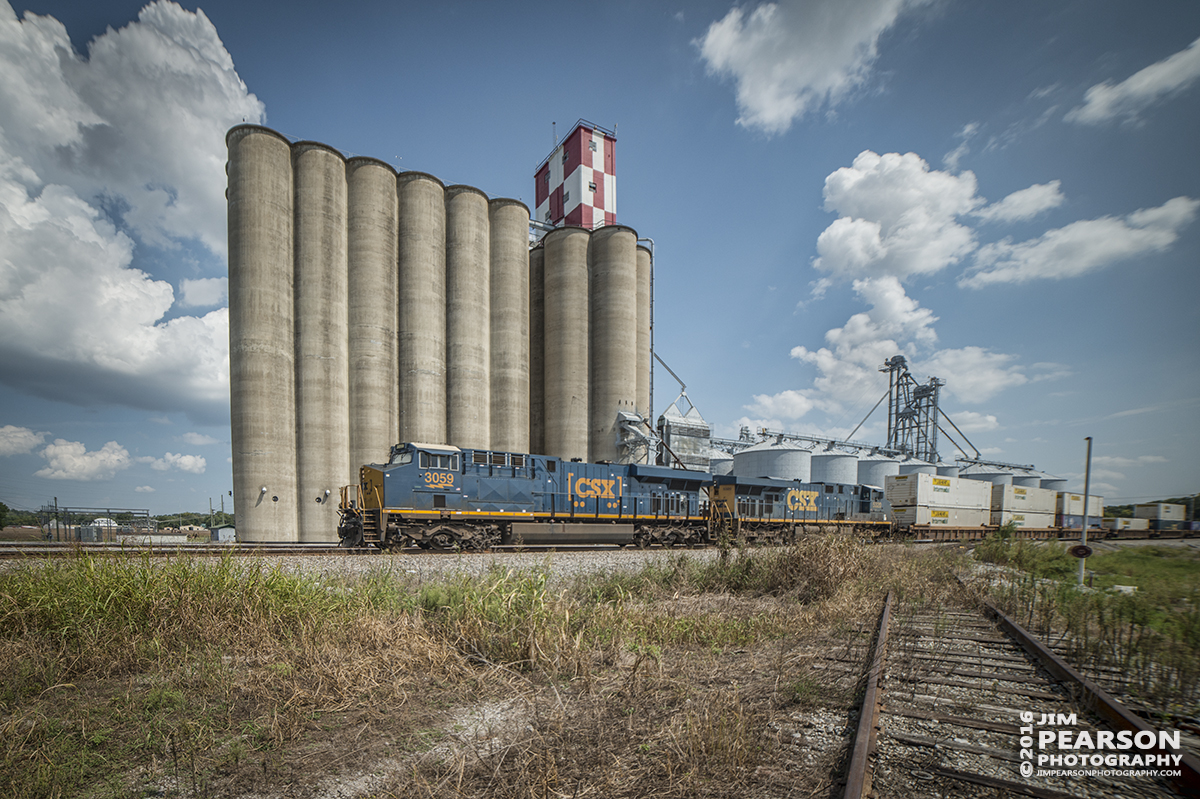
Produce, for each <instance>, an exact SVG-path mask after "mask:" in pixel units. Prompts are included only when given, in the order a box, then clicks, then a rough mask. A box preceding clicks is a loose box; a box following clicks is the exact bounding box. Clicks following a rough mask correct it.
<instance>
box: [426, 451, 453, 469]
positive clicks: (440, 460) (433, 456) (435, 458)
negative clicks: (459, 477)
mask: <svg viewBox="0 0 1200 799" xmlns="http://www.w3.org/2000/svg"><path fill="white" fill-rule="evenodd" d="M419 465H420V467H421V468H422V469H449V470H450V471H455V472H456V471H458V456H457V455H449V454H447V455H440V454H438V453H435V452H422V453H421V458H420V462H419Z"/></svg>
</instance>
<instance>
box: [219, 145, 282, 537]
mask: <svg viewBox="0 0 1200 799" xmlns="http://www.w3.org/2000/svg"><path fill="white" fill-rule="evenodd" d="M226 144H227V146H228V148H229V164H228V174H229V188H228V190H229V194H228V198H229V206H228V207H229V382H230V391H229V406H230V408H229V410H230V435H231V436H232V444H233V487H234V495H233V499H234V520H235V521H234V523H235V524H236V525H237V529H238V530H245V531H247V536H248V537H244V538H243V540H250V541H294V540H295V539H296V522H297V516H296V490H297V489H296V415H295V414H296V407H295V376H296V375H295V354H294V353H295V349H294V347H295V334H294V318H295V317H294V307H293V304H292V303H293V299H292V282H293V277H294V276H293V271H292V270H293V264H292V246H293V240H292V225H293V211H292V201H293V190H292V155H291V147H290V146H289V144H288V142H287V140H286V139H284V138H283V137H282V136H280V135H279V134H277V133H275V132H273V131H269V130H266V129H265V128H259V127H256V126H239V127H236V128H233V129H232V130H230V131H229V134H228V135H227V136H226Z"/></svg>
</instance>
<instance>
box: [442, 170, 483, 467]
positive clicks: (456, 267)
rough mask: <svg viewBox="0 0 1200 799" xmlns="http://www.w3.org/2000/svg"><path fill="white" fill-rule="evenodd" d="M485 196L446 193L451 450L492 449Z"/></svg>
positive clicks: (465, 190) (459, 189)
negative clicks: (458, 448)
mask: <svg viewBox="0 0 1200 799" xmlns="http://www.w3.org/2000/svg"><path fill="white" fill-rule="evenodd" d="M490 246H491V245H490V235H489V232H488V199H487V195H486V194H484V193H483V192H481V191H480V190H479V189H476V188H472V187H471V186H450V187H449V188H447V189H446V406H447V407H446V411H447V412H446V431H447V442H448V443H453V444H454V445H455V446H458V447H464V448H471V449H486V448H487V447H488V446H489V445H490V443H491V437H492V436H491V412H490V407H491V377H490V372H491V325H490V319H491V310H490V309H491V289H490V283H491V257H490V256H489V251H490Z"/></svg>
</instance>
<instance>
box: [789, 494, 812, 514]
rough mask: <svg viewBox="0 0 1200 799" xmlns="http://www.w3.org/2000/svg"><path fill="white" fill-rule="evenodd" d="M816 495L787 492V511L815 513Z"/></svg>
mask: <svg viewBox="0 0 1200 799" xmlns="http://www.w3.org/2000/svg"><path fill="white" fill-rule="evenodd" d="M818 496H819V494H817V492H816V491H797V490H795V489H792V490H791V491H789V492H787V509H788V510H793V511H800V512H802V513H803V512H804V511H815V510H817V497H818Z"/></svg>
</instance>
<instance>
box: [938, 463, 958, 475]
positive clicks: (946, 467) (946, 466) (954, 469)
mask: <svg viewBox="0 0 1200 799" xmlns="http://www.w3.org/2000/svg"><path fill="white" fill-rule="evenodd" d="M958 471H959V469H958V465H957V464H954V463H939V464H938V465H937V473H938V474H939V475H940V476H942V477H958V476H959V473H958Z"/></svg>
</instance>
